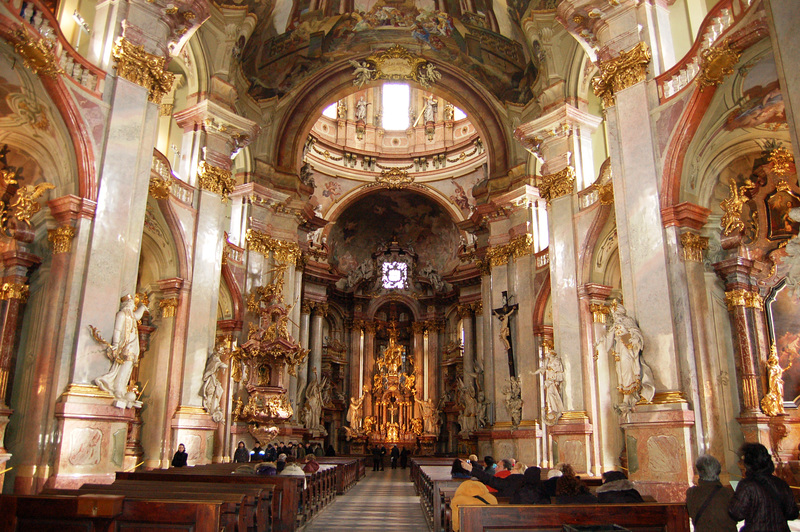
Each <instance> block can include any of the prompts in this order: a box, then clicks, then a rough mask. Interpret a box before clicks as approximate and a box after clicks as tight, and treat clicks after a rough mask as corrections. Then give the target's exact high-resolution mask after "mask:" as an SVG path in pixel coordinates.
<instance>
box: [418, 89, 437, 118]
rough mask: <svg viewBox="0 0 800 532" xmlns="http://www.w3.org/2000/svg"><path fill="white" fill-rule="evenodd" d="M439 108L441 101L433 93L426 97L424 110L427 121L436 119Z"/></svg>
mask: <svg viewBox="0 0 800 532" xmlns="http://www.w3.org/2000/svg"><path fill="white" fill-rule="evenodd" d="M438 109H439V101H438V100H437V99H436V98H434V97H433V94H431V95H430V96H428V97H427V98H425V109H424V110H423V111H422V115H423V118H424V119H425V123H428V122H435V121H436V111H437V110H438Z"/></svg>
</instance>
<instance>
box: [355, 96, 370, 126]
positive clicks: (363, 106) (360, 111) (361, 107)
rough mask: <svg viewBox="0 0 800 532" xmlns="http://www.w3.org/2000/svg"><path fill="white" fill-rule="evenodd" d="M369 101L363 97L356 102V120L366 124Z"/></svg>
mask: <svg viewBox="0 0 800 532" xmlns="http://www.w3.org/2000/svg"><path fill="white" fill-rule="evenodd" d="M367 105H369V104H367V99H366V98H364V97H363V96H362V97H361V98H359V99H358V101H357V102H356V120H357V121H358V120H361V121H362V122H365V121H366V120H367Z"/></svg>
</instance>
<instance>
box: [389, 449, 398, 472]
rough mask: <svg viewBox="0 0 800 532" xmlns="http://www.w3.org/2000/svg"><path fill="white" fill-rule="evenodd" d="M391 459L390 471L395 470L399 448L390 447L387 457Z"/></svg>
mask: <svg viewBox="0 0 800 532" xmlns="http://www.w3.org/2000/svg"><path fill="white" fill-rule="evenodd" d="M389 456H390V457H391V459H392V469H397V461H398V460H399V459H400V448H399V447H397V445H394V446H392V452H391V454H390V455H389Z"/></svg>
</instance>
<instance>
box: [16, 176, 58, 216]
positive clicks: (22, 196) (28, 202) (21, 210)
mask: <svg viewBox="0 0 800 532" xmlns="http://www.w3.org/2000/svg"><path fill="white" fill-rule="evenodd" d="M53 188H56V186H55V185H53V184H50V183H39V184H38V185H25V186H23V187H20V188H19V190H17V198H16V199H15V200H14V201H12V202H11V203H9V205H8V206H9V207H13V208H16V211H15V212H14V218H16V219H17V220H19V221H20V222H30V220H31V216H33V215H34V214H36V213H37V212H39V210H40V209H41V208H42V207H41V205H39V204H38V203H37V202H36V200H37V199H39V197H40V196H41V195H42V194H44V192H45V190H50V189H53Z"/></svg>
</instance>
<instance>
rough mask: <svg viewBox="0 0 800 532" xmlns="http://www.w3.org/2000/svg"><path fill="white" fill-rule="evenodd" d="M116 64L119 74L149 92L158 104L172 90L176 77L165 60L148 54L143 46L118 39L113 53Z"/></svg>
mask: <svg viewBox="0 0 800 532" xmlns="http://www.w3.org/2000/svg"><path fill="white" fill-rule="evenodd" d="M111 55H112V57H113V58H114V61H115V62H116V67H115V68H116V69H117V74H118V75H119V76H120V77H122V78H124V79H127V80H128V81H130V82H132V83H136V84H137V85H141V86H142V87H144V88H145V89H147V90H148V91H149V95H148V99H149V100H150V101H151V102H153V103H156V104H160V103H161V99H162V98H163V97H164V95H165V94H167V93H168V92H169V91H171V90H172V83H173V81H174V79H175V75H174V74H172V73H170V72H167V71H166V66H165V63H166V61H165V59H164V58H163V57H158V56H155V55H152V54H148V53H147V52H145V51H144V48H143V47H141V46H136V45H135V44H132V43H131V42H129V41H128V40H126V39H125V38H124V37H120V38H119V39H117V42H116V43H114V48H113V50H112V52H111Z"/></svg>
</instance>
